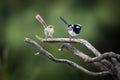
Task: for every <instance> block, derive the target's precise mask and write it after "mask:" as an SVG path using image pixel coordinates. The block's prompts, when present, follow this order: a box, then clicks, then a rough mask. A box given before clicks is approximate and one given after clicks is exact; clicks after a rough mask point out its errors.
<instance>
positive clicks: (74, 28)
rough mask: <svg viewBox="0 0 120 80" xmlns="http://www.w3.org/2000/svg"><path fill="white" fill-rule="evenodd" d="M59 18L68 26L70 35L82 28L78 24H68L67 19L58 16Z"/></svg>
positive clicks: (76, 33)
mask: <svg viewBox="0 0 120 80" xmlns="http://www.w3.org/2000/svg"><path fill="white" fill-rule="evenodd" d="M60 20H61V21H62V22H63V23H64V24H65V25H67V26H68V33H69V34H70V35H71V36H77V35H78V34H79V33H80V30H81V28H82V26H81V25H80V24H68V23H67V21H66V20H65V19H64V18H62V17H60Z"/></svg>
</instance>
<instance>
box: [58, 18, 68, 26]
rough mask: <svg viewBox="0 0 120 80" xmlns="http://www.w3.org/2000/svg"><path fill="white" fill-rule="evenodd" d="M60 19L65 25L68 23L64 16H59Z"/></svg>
mask: <svg viewBox="0 0 120 80" xmlns="http://www.w3.org/2000/svg"><path fill="white" fill-rule="evenodd" d="M60 20H61V21H62V22H63V23H64V24H65V25H67V26H68V25H69V24H68V23H67V21H66V20H65V19H64V18H62V17H60Z"/></svg>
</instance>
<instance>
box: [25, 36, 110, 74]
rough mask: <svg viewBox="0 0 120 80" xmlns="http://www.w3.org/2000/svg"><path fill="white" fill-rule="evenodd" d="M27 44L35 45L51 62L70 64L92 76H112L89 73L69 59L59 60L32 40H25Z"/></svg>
mask: <svg viewBox="0 0 120 80" xmlns="http://www.w3.org/2000/svg"><path fill="white" fill-rule="evenodd" d="M24 41H25V42H26V43H29V44H31V45H33V46H34V47H35V48H36V49H37V50H38V51H39V53H41V54H43V55H44V56H46V57H48V58H49V59H50V60H52V61H54V62H59V63H65V64H68V65H70V66H72V67H74V68H76V69H78V70H80V71H82V72H84V73H86V74H88V75H92V76H105V75H108V74H111V73H110V72H109V71H102V72H92V71H89V70H87V69H85V68H84V67H82V66H80V65H78V64H76V63H75V62H73V61H70V60H67V59H58V58H55V57H54V56H53V55H52V54H51V53H49V52H48V51H46V50H45V49H43V48H42V47H41V46H40V45H39V44H38V43H37V42H35V41H34V40H32V39H30V38H25V40H24Z"/></svg>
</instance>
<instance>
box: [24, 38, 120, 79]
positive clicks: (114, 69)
mask: <svg viewBox="0 0 120 80" xmlns="http://www.w3.org/2000/svg"><path fill="white" fill-rule="evenodd" d="M36 37H37V39H39V40H40V41H42V42H44V43H59V42H61V43H63V45H62V46H61V48H60V49H59V50H60V51H63V49H64V48H66V49H67V50H69V51H70V52H71V53H73V54H74V55H76V56H78V57H79V58H81V59H83V60H84V61H85V62H88V63H91V64H93V65H94V66H95V67H97V68H99V70H100V71H99V72H93V71H90V70H87V69H86V68H84V67H82V66H81V65H78V64H77V63H75V62H73V61H70V60H68V59H58V58H56V57H54V56H53V55H52V54H51V53H50V52H48V51H47V50H45V49H43V48H42V47H41V46H40V45H39V44H38V43H37V42H36V41H34V40H32V39H30V38H25V40H24V41H25V42H26V43H29V44H31V45H33V46H34V47H35V48H36V49H37V50H38V51H39V54H43V55H44V56H46V57H47V58H49V59H50V60H52V61H54V62H58V63H64V64H68V65H70V66H72V67H74V68H76V69H78V70H80V71H81V72H84V73H85V74H86V75H91V76H107V75H111V76H112V77H113V78H114V80H120V62H119V61H120V55H118V54H116V53H114V52H106V53H103V54H101V53H100V52H99V51H98V50H97V49H96V48H95V47H94V46H92V45H91V44H90V43H89V42H88V41H86V40H84V39H75V38H74V39H73V38H71V39H69V38H48V39H43V38H40V37H39V36H36ZM70 43H77V44H80V45H84V46H85V47H86V48H88V49H89V50H90V51H91V52H92V53H93V54H94V55H95V57H90V56H88V55H86V54H85V53H83V52H81V51H79V50H78V49H76V48H75V47H74V46H72V45H71V44H70ZM108 58H109V59H108ZM109 60H110V61H109Z"/></svg>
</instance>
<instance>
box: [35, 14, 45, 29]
mask: <svg viewBox="0 0 120 80" xmlns="http://www.w3.org/2000/svg"><path fill="white" fill-rule="evenodd" d="M35 17H36V19H37V20H38V21H39V22H40V23H41V24H42V25H43V27H44V28H46V27H47V24H46V23H45V21H44V20H43V19H42V17H41V16H40V15H39V14H37V15H36V16H35Z"/></svg>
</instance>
